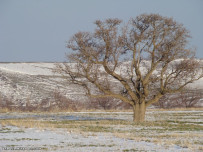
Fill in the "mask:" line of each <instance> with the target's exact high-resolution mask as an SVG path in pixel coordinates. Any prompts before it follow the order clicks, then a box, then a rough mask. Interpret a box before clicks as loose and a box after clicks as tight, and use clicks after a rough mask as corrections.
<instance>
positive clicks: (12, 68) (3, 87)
mask: <svg viewBox="0 0 203 152" xmlns="http://www.w3.org/2000/svg"><path fill="white" fill-rule="evenodd" d="M54 66H55V65H54V63H0V98H1V99H2V100H4V99H8V100H11V101H13V102H15V103H16V104H17V105H24V104H25V103H27V102H29V103H31V104H38V103H39V102H41V101H42V100H45V99H46V100H51V99H52V98H54V93H55V92H58V91H60V92H61V93H63V94H64V95H65V96H67V97H68V98H70V99H72V100H77V101H78V100H80V101H82V100H87V98H86V97H85V96H84V93H83V92H82V91H81V89H80V88H78V87H77V86H74V85H71V84H69V83H68V82H67V81H65V80H63V79H62V78H61V76H60V75H57V74H55V73H53V72H52V70H53V68H54ZM191 86H192V87H194V88H196V87H198V88H200V89H203V79H201V80H199V81H197V82H195V83H194V84H192V85H191Z"/></svg>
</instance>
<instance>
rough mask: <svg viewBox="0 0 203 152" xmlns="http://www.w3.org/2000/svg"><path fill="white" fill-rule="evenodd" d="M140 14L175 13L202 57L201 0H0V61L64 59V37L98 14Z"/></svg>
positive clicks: (89, 26) (89, 23) (88, 26)
mask: <svg viewBox="0 0 203 152" xmlns="http://www.w3.org/2000/svg"><path fill="white" fill-rule="evenodd" d="M142 13H159V14H160V15H162V16H167V17H173V18H174V19H175V20H176V21H177V22H179V23H182V24H183V25H184V26H185V27H186V28H187V29H188V30H189V31H190V32H191V36H192V39H191V43H190V45H191V46H194V47H196V48H197V55H196V56H197V57H198V58H203V0H0V62H32V61H35V62H44V61H46V62H48V61H52V62H54V61H58V62H61V61H65V53H68V52H70V50H68V49H67V48H66V47H65V46H66V41H68V40H69V39H70V37H71V36H72V35H73V34H74V33H76V32H78V31H90V32H91V31H93V30H94V28H95V25H94V24H93V22H94V21H95V20H97V19H106V18H120V19H122V20H124V21H128V20H129V19H130V18H133V17H136V16H138V15H140V14H142Z"/></svg>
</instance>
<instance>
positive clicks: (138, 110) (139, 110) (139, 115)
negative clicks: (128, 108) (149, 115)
mask: <svg viewBox="0 0 203 152" xmlns="http://www.w3.org/2000/svg"><path fill="white" fill-rule="evenodd" d="M133 112H134V115H133V121H134V122H144V120H145V112H146V105H145V102H144V101H143V102H142V103H140V104H139V103H137V104H136V105H135V106H133Z"/></svg>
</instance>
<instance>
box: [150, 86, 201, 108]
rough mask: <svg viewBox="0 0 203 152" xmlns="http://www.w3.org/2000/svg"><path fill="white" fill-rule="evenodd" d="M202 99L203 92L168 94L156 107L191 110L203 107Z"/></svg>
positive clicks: (188, 91)
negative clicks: (202, 104)
mask: <svg viewBox="0 0 203 152" xmlns="http://www.w3.org/2000/svg"><path fill="white" fill-rule="evenodd" d="M202 99H203V91H202V90H199V89H193V90H182V91H181V92H179V93H176V94H167V95H165V96H163V97H162V98H161V99H160V100H159V102H158V103H155V104H154V105H155V106H157V107H159V108H191V107H197V106H201V100H202Z"/></svg>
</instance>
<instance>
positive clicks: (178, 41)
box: [56, 14, 203, 122]
mask: <svg viewBox="0 0 203 152" xmlns="http://www.w3.org/2000/svg"><path fill="white" fill-rule="evenodd" d="M95 24H96V29H95V31H94V32H92V33H91V32H78V33H76V34H75V35H74V36H73V37H72V38H71V39H70V40H69V42H68V45H67V47H68V48H70V49H72V50H73V53H72V54H70V55H68V59H69V62H72V63H64V64H58V65H57V66H56V69H57V72H58V73H60V74H61V75H63V76H64V78H66V79H68V80H69V81H71V82H72V83H74V84H77V85H80V86H81V87H82V88H83V89H84V90H85V91H86V93H87V95H88V96H91V97H95V98H97V97H112V98H117V99H120V100H122V101H124V102H126V103H129V104H131V105H132V107H133V111H134V119H133V120H134V121H135V122H142V121H144V119H145V112H146V107H147V106H149V105H151V104H152V103H155V102H158V101H159V99H160V98H161V97H162V96H163V95H165V94H166V93H175V92H179V91H181V90H182V89H183V88H184V87H185V86H186V85H187V84H189V83H192V82H193V81H195V80H198V79H200V78H202V77H203V72H202V71H203V69H202V67H201V68H200V66H199V64H200V63H199V60H195V59H194V52H195V51H193V49H188V48H186V47H187V46H188V38H190V35H189V32H188V31H187V30H186V29H185V28H184V27H183V25H182V24H178V23H177V22H176V21H174V20H173V19H172V18H167V17H162V16H160V15H157V14H142V15H140V16H137V17H136V18H135V19H131V20H130V21H129V22H128V23H127V24H125V25H123V24H122V21H121V20H119V19H107V20H105V21H100V20H97V21H96V22H95Z"/></svg>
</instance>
